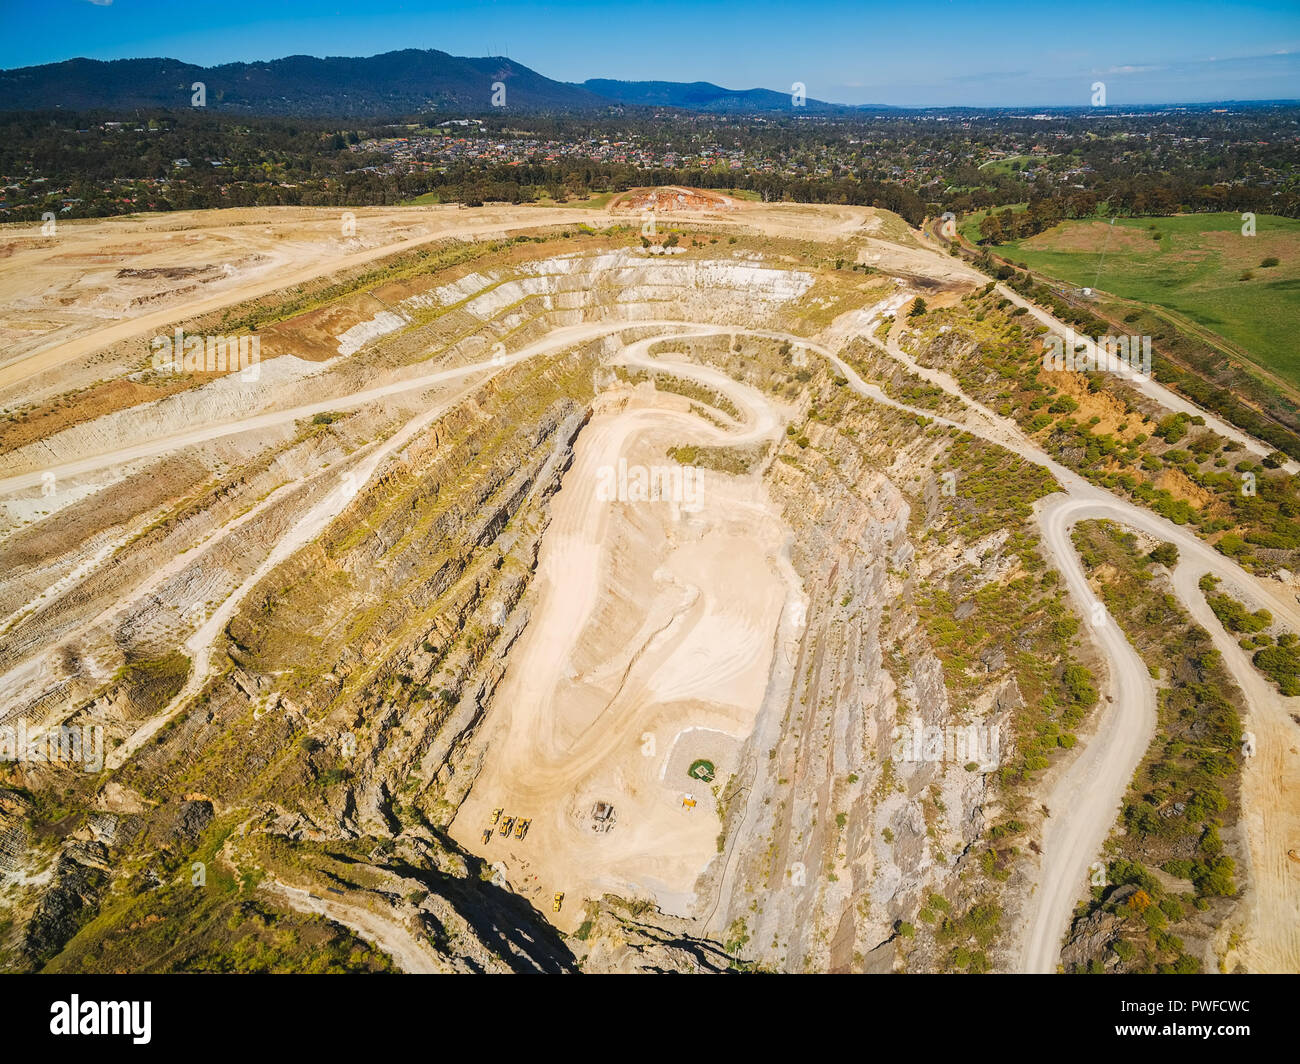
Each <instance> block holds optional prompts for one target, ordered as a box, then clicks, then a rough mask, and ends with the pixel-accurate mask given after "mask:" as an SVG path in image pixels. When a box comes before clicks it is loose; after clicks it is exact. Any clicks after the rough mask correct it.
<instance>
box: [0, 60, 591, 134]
mask: <svg viewBox="0 0 1300 1064" xmlns="http://www.w3.org/2000/svg"><path fill="white" fill-rule="evenodd" d="M196 81H200V82H202V83H203V84H204V86H205V88H206V91H207V104H206V106H207V107H208V108H209V109H211V110H215V111H240V112H244V113H248V114H261V115H267V114H271V115H275V114H283V115H297V116H303V117H315V116H322V117H323V116H335V115H337V116H340V117H345V116H346V117H377V116H390V115H403V114H413V113H415V112H419V111H452V110H454V111H489V110H491V106H492V93H493V89H492V86H493V83H495V82H501V83H502V84H504V85H505V87H506V104H507V106H509V107H515V108H520V109H523V110H529V111H577V110H580V111H591V110H597V109H601V108H606V107H609V106H611V103H610V101H609V100H606V99H604V98H602V97H600V96H597V95H595V94H594V93H592V92H590V91H588V90H587V89H584V88H581V87H580V86H576V85H569V84H566V83H565V82H562V81H552V80H551V79H550V78H547V77H543V76H542V75H541V74H538V73H537V72H536V71H535V70H530V69H529V68H528V67H526V66H522V65H521V64H519V63H515V62H513V61H511V60H509V59H504V58H501V57H485V58H481V59H468V58H463V57H461V56H454V55H448V54H447V53H446V52H438V51H433V50H419V49H414V48H408V49H406V50H404V51H400V52H386V53H384V54H383V55H375V56H370V57H369V58H364V59H350V58H344V57H338V56H332V57H329V58H326V59H316V58H313V57H312V56H308V55H291V56H289V57H287V58H285V59H272V60H270V61H268V62H265V63H223V64H222V65H221V66H214V67H201V66H195V65H193V64H192V63H182V62H180V61H179V60H176V59H117V60H113V61H110V62H102V61H100V60H96V59H69V60H68V61H66V62H63V63H47V64H45V65H44V66H33V67H22V68H19V69H17V70H7V71H0V110H22V111H31V110H45V109H48V108H64V109H67V110H87V109H90V108H109V109H122V108H132V107H172V108H176V107H189V106H190V100H191V86H192V85H193V84H194V82H196Z"/></svg>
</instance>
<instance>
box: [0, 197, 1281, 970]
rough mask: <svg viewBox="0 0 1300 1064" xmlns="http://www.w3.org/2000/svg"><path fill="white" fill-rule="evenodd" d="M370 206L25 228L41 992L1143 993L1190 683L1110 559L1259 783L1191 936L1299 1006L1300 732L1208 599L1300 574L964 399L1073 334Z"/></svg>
mask: <svg viewBox="0 0 1300 1064" xmlns="http://www.w3.org/2000/svg"><path fill="white" fill-rule="evenodd" d="M340 213H341V212H338V211H327V210H324V209H319V210H317V209H287V208H286V209H283V210H280V209H265V210H252V209H249V210H232V211H214V212H198V213H184V214H175V215H150V216H140V217H132V218H119V219H112V220H105V221H95V222H87V223H76V224H72V223H66V224H65V223H60V226H59V230H58V234H57V235H55V236H50V237H42V236H40V234H39V231H38V230H27V229H19V228H16V227H0V306H2V307H3V312H2V315H0V336H3V338H4V341H5V344H4V353H3V355H0V410H2V411H3V420H2V421H0V558H2V559H3V567H2V568H0V741H3V742H6V743H8V745H7V746H6V747H5V754H6V757H5V759H4V761H3V762H0V965H3V967H4V968H6V969H8V970H16V971H24V970H48V971H105V972H110V971H111V972H118V971H181V970H185V971H195V970H198V971H243V970H276V971H343V970H348V971H362V970H364V971H379V970H393V969H397V970H402V971H411V972H507V971H516V972H522V971H544V972H576V971H588V972H636V971H676V972H721V971H727V970H751V971H752V970H758V971H788V972H828V971H829V972H874V973H885V972H925V971H971V972H982V971H1038V972H1054V971H1058V970H1075V969H1077V968H1079V967H1081V966H1083V965H1085V964H1086V963H1087V962H1088V961H1090V960H1092V959H1094V958H1096V959H1097V960H1098V963H1102V964H1108V963H1111V962H1109V961H1107V960H1106V959H1105V958H1106V957H1108V956H1109V954H1107V953H1106V949H1107V948H1108V943H1110V944H1113V943H1114V942H1115V941H1118V940H1120V939H1121V938H1122V937H1123V934H1124V931H1123V928H1122V927H1120V926H1119V924H1118V922H1117V921H1113V922H1112V921H1110V920H1109V919H1102V917H1103V916H1106V917H1109V915H1110V914H1105V913H1102V914H1099V915H1097V916H1095V917H1089V918H1088V919H1087V920H1085V919H1083V917H1082V915H1081V914H1082V913H1083V909H1081V908H1080V906H1081V904H1083V903H1086V902H1087V901H1088V899H1089V898H1093V899H1095V900H1104V899H1105V898H1106V897H1107V892H1108V891H1111V890H1116V889H1126V888H1123V887H1117V886H1114V885H1112V884H1109V883H1108V882H1107V880H1106V878H1105V863H1106V861H1107V860H1108V858H1107V853H1108V850H1107V847H1108V846H1113V845H1115V840H1116V838H1117V837H1122V835H1123V833H1124V823H1123V821H1122V819H1121V806H1122V804H1123V803H1124V801H1125V794H1126V792H1127V790H1128V788H1129V786H1130V782H1131V781H1132V780H1133V777H1134V773H1135V771H1137V769H1138V766H1139V764H1140V763H1141V762H1142V760H1143V757H1144V755H1146V753H1147V751H1148V749H1149V748H1150V747H1151V745H1152V743H1153V740H1155V741H1157V742H1159V740H1160V736H1159V728H1158V721H1159V719H1160V718H1159V717H1158V706H1159V704H1160V702H1159V700H1160V697H1161V696H1160V691H1161V690H1162V689H1163V687H1164V686H1165V682H1164V681H1163V680H1161V679H1159V678H1156V677H1154V676H1153V673H1152V670H1151V669H1150V668H1149V667H1148V665H1147V664H1146V663H1144V662H1143V660H1142V659H1140V658H1139V656H1138V653H1137V651H1136V650H1135V649H1134V646H1133V645H1132V642H1131V640H1130V639H1129V638H1127V637H1126V633H1125V632H1124V631H1123V630H1122V628H1121V627H1120V626H1119V624H1118V623H1117V622H1116V620H1115V618H1114V616H1112V615H1111V614H1110V613H1108V612H1107V610H1106V609H1105V608H1101V607H1099V599H1098V590H1097V587H1098V585H1097V581H1096V574H1095V573H1094V572H1090V571H1089V570H1088V569H1087V568H1086V567H1085V565H1084V562H1083V560H1082V559H1081V556H1080V552H1079V551H1078V550H1077V549H1076V545H1075V543H1074V541H1073V540H1072V533H1073V532H1074V531H1075V530H1076V528H1077V527H1079V526H1080V525H1081V523H1086V522H1092V521H1109V522H1114V523H1115V524H1116V525H1119V526H1123V527H1124V528H1126V529H1130V530H1132V531H1133V532H1134V533H1135V534H1138V535H1141V536H1142V537H1145V538H1146V539H1147V540H1149V541H1150V542H1151V543H1152V544H1155V543H1159V542H1167V543H1173V544H1175V545H1176V546H1177V547H1178V548H1179V552H1180V561H1179V563H1178V565H1177V567H1176V568H1175V569H1174V570H1173V571H1172V572H1170V573H1169V574H1165V575H1161V576H1160V577H1159V578H1158V579H1159V580H1160V581H1165V583H1167V588H1168V595H1169V596H1172V599H1173V600H1176V601H1177V602H1178V603H1180V604H1181V607H1182V609H1184V610H1185V611H1187V612H1188V613H1189V614H1190V615H1191V616H1192V617H1193V618H1194V619H1195V621H1196V622H1197V623H1199V624H1201V625H1202V626H1203V627H1204V628H1205V629H1206V630H1207V631H1209V632H1210V633H1211V635H1212V636H1213V638H1214V641H1215V646H1216V648H1217V649H1218V651H1219V653H1220V655H1221V657H1222V661H1223V664H1224V666H1225V668H1226V669H1227V671H1228V673H1229V674H1230V676H1231V679H1232V682H1233V683H1235V685H1236V689H1237V694H1238V695H1239V696H1240V708H1241V713H1242V724H1243V726H1244V727H1245V728H1247V729H1249V731H1250V733H1251V735H1252V736H1253V739H1254V744H1255V750H1254V751H1253V752H1252V755H1251V756H1245V755H1239V754H1238V753H1237V751H1236V749H1235V747H1234V748H1233V749H1232V750H1230V751H1226V752H1225V755H1224V756H1225V757H1228V756H1229V755H1231V758H1232V759H1234V760H1233V762H1232V763H1233V766H1234V767H1233V771H1234V772H1235V773H1236V774H1237V775H1236V776H1235V777H1234V782H1233V784H1232V786H1233V789H1232V791H1231V796H1232V797H1231V810H1232V811H1236V812H1238V813H1239V815H1236V816H1235V817H1234V818H1232V819H1231V820H1226V819H1225V820H1224V824H1223V829H1222V845H1223V847H1224V852H1226V853H1228V854H1231V855H1232V856H1233V858H1234V860H1235V866H1236V879H1235V882H1234V887H1233V890H1232V891H1231V892H1230V893H1224V894H1223V895H1222V896H1217V897H1214V898H1210V899H1205V904H1204V905H1203V906H1201V905H1199V904H1198V905H1195V906H1193V905H1191V904H1190V903H1189V904H1188V905H1185V906H1183V907H1182V908H1180V910H1179V916H1178V917H1177V918H1176V919H1177V921H1178V923H1177V927H1178V933H1179V936H1180V942H1181V946H1180V949H1181V951H1182V952H1183V953H1185V954H1186V955H1187V956H1189V957H1192V958H1194V959H1195V960H1196V961H1197V962H1198V963H1200V964H1201V965H1202V967H1203V968H1204V970H1207V971H1212V970H1224V971H1232V970H1243V971H1296V970H1300V862H1297V861H1296V860H1295V859H1288V857H1287V850H1288V848H1294V847H1296V846H1300V807H1298V806H1297V799H1296V795H1298V794H1300V752H1298V751H1297V747H1298V745H1300V716H1298V715H1297V713H1300V710H1298V709H1297V703H1300V699H1296V698H1288V697H1285V696H1283V695H1281V694H1279V693H1278V692H1277V689H1276V688H1275V687H1273V686H1271V685H1270V684H1269V683H1268V682H1266V681H1265V680H1264V679H1263V678H1262V677H1261V676H1260V675H1259V674H1258V673H1257V672H1256V671H1255V670H1254V668H1253V666H1252V665H1251V663H1250V658H1249V656H1248V655H1247V654H1245V653H1244V652H1243V651H1242V650H1241V648H1240V647H1239V646H1238V645H1237V643H1236V642H1235V641H1234V639H1233V638H1231V637H1230V636H1229V635H1225V633H1224V632H1223V631H1222V630H1221V629H1220V628H1218V627H1217V625H1216V621H1215V619H1214V616H1213V615H1212V614H1210V613H1209V611H1208V608H1207V607H1206V605H1205V599H1204V597H1203V596H1202V594H1201V592H1200V591H1199V589H1198V581H1199V580H1200V579H1201V577H1203V576H1204V575H1205V574H1206V573H1212V574H1215V575H1217V576H1219V577H1220V578H1221V579H1222V580H1224V581H1225V582H1228V583H1230V584H1231V586H1232V587H1234V588H1236V589H1238V591H1239V593H1240V594H1241V595H1242V596H1243V597H1245V598H1246V599H1247V600H1248V601H1249V602H1251V603H1253V604H1255V605H1256V606H1266V607H1267V608H1268V609H1269V610H1270V611H1271V614H1272V616H1273V617H1274V618H1275V619H1276V620H1277V621H1278V622H1279V623H1282V624H1285V625H1287V626H1288V627H1289V628H1290V630H1291V631H1300V603H1298V601H1297V598H1296V594H1295V592H1296V590H1297V587H1296V584H1295V581H1294V578H1291V577H1290V574H1289V573H1288V574H1285V575H1283V576H1282V577H1280V578H1279V577H1277V576H1261V575H1258V574H1256V573H1252V572H1248V571H1246V570H1245V569H1243V568H1241V567H1240V566H1239V565H1237V564H1236V563H1235V562H1234V561H1233V560H1231V559H1230V558H1228V557H1226V556H1224V555H1223V554H1221V553H1219V552H1216V551H1215V550H1214V549H1213V547H1212V546H1210V545H1209V544H1207V543H1206V542H1205V541H1204V540H1203V539H1201V538H1199V537H1198V536H1197V534H1196V533H1195V531H1194V530H1191V529H1189V528H1188V527H1185V526H1183V525H1176V524H1174V523H1172V522H1171V521H1169V520H1167V519H1165V518H1164V517H1161V516H1159V515H1158V514H1157V513H1155V512H1153V511H1151V510H1149V509H1146V508H1145V507H1142V506H1140V505H1137V504H1136V503H1134V502H1133V501H1132V500H1130V499H1128V498H1126V497H1124V496H1121V495H1119V494H1116V493H1113V492H1112V491H1110V490H1107V488H1106V487H1104V486H1101V485H1100V484H1099V483H1098V482H1097V481H1096V479H1095V478H1092V477H1090V476H1087V475H1085V474H1086V472H1087V471H1086V470H1082V469H1079V468H1077V467H1072V466H1070V465H1069V464H1067V463H1064V462H1063V461H1061V460H1060V456H1059V455H1057V454H1054V453H1050V452H1049V450H1048V449H1047V448H1046V446H1045V445H1044V444H1043V442H1042V440H1041V439H1040V438H1037V437H1034V436H1033V435H1032V434H1031V433H1029V432H1027V431H1026V430H1025V428H1024V426H1022V425H1020V424H1018V423H1017V422H1016V421H1014V420H1012V419H1011V418H1010V417H1008V416H1006V415H1005V413H1003V412H1000V411H999V410H998V407H997V402H996V401H991V400H990V397H989V396H982V395H976V394H972V392H970V391H969V390H967V389H966V388H965V387H964V386H963V383H961V381H965V380H966V379H967V378H966V376H964V374H968V373H969V372H970V369H969V367H970V365H971V364H972V362H977V361H978V360H979V359H980V358H981V354H980V351H981V348H980V343H981V342H984V341H981V339H980V337H981V336H982V335H983V334H982V333H981V332H980V330H981V329H984V330H986V331H987V329H989V328H990V327H991V326H992V324H995V323H996V324H997V327H998V328H999V329H1002V330H1003V331H1002V332H1000V333H998V337H999V341H998V342H999V343H1003V342H1005V343H1007V344H1014V345H1017V346H1016V350H1017V351H1018V352H1020V353H1021V354H1022V355H1023V359H1024V360H1025V363H1026V364H1029V363H1035V362H1039V363H1041V361H1042V342H1041V340H1042V336H1043V335H1044V334H1045V333H1046V332H1047V331H1048V330H1062V331H1063V330H1064V326H1063V325H1061V323H1059V322H1056V321H1054V320H1053V319H1051V317H1050V316H1049V315H1047V314H1046V313H1045V312H1043V311H1041V310H1039V309H1038V308H1032V312H1031V313H1029V314H1025V313H1023V312H1022V313H1020V314H1019V315H1017V314H1016V310H1017V308H1020V307H1023V306H1024V301H1023V300H1021V299H1020V297H1019V296H1016V295H1015V294H1014V293H1012V292H1010V291H1008V290H1005V289H1002V288H1000V287H997V286H994V285H993V284H992V283H991V282H990V281H989V280H988V278H986V277H984V276H983V275H981V274H979V273H977V272H976V271H975V270H973V269H972V268H971V267H970V266H968V265H966V264H965V263H964V262H963V261H962V260H960V259H958V258H956V257H953V256H950V255H948V254H945V253H944V252H943V251H942V249H940V248H937V247H935V246H932V245H931V244H930V242H929V241H928V240H927V239H926V238H925V237H924V236H923V235H922V234H921V233H919V232H917V231H914V230H911V229H909V227H908V226H907V225H906V224H905V223H903V222H902V221H901V219H899V218H897V217H896V216H894V215H892V214H889V213H888V212H885V211H879V210H874V209H871V208H865V207H825V208H819V207H808V206H799V205H795V204H771V205H765V204H759V203H751V202H743V201H739V200H732V199H730V198H728V197H726V196H722V195H721V194H716V193H702V192H700V191H699V190H682V189H660V190H640V191H638V192H633V193H625V194H624V195H622V196H620V197H618V198H616V199H615V200H614V201H613V202H612V203H611V205H610V206H609V208H607V209H601V210H594V209H586V208H567V207H563V208H540V207H508V206H487V207H484V208H479V209H459V210H458V209H456V208H385V209H380V208H372V209H358V210H357V211H356V212H354V213H353V214H351V215H350V216H349V217H348V218H346V219H340ZM647 216H649V218H650V219H651V220H652V224H649V225H648V224H647V221H646V218H647ZM918 297H920V298H921V299H922V300H923V301H924V303H923V304H922V305H921V307H920V310H919V311H918V310H917V309H916V308H917V302H916V300H917V298H918ZM936 315H940V316H943V317H942V320H943V321H944V322H945V324H944V325H943V326H942V327H939V328H937V329H935V330H931V331H927V330H926V329H924V328H923V323H924V322H925V321H928V320H940V319H938V318H935V316H936ZM1025 326H1030V327H1028V328H1026V327H1025ZM178 330H179V331H178ZM185 337H189V338H191V339H196V340H197V341H198V342H199V346H198V347H197V348H192V347H189V346H187V345H185V343H184V338H185ZM212 337H221V338H223V342H224V340H225V339H229V338H235V339H236V340H237V339H238V338H239V337H245V338H255V339H256V341H257V342H256V345H255V347H254V349H255V351H256V358H255V360H253V361H251V362H250V361H249V360H247V359H245V360H244V361H243V362H241V363H239V364H238V365H235V364H234V363H232V362H231V361H230V360H226V361H221V360H220V359H218V360H214V359H213V358H211V357H210V355H211V353H212V350H213V346H212V344H211V343H210V342H209V338H212ZM164 341H165V342H166V343H164ZM164 347H166V349H167V350H171V349H172V348H175V349H176V350H177V351H178V352H186V353H188V354H191V355H194V357H192V358H189V359H188V360H187V359H186V357H184V356H181V357H178V359H177V360H176V361H174V362H168V361H167V360H166V359H160V357H159V353H160V351H161V350H163V349H164ZM230 349H231V350H236V349H237V344H236V346H235V347H232V348H230ZM248 349H249V348H248V345H247V344H246V345H245V350H248ZM196 351H197V352H198V353H197V354H194V353H195V352H196ZM1062 376H1065V375H1062ZM1121 386H1122V387H1125V388H1130V389H1131V391H1130V392H1126V393H1125V394H1127V395H1131V402H1132V404H1133V409H1134V410H1135V411H1138V413H1135V414H1134V415H1133V416H1134V417H1135V418H1137V417H1139V416H1140V417H1144V418H1151V419H1155V418H1158V417H1159V416H1161V413H1162V411H1163V412H1167V411H1169V410H1175V409H1185V408H1186V407H1187V405H1188V404H1187V403H1186V400H1185V399H1182V398H1181V397H1177V396H1173V395H1171V394H1170V393H1168V392H1167V391H1165V390H1164V389H1163V388H1161V387H1160V386H1159V385H1156V384H1154V383H1153V382H1151V381H1138V382H1132V383H1130V384H1122V385H1121ZM1061 387H1065V385H1064V384H1062V385H1061ZM1207 423H1208V424H1209V427H1210V429H1214V428H1215V427H1216V425H1217V423H1214V422H1213V419H1210V421H1209V422H1207ZM1218 427H1219V428H1223V429H1224V432H1225V433H1228V432H1229V430H1228V429H1227V428H1226V427H1224V426H1221V425H1218ZM1237 436H1240V434H1239V433H1238V434H1237ZM1241 445H1242V446H1243V447H1244V448H1246V449H1247V450H1248V451H1250V452H1253V453H1256V454H1264V453H1266V451H1267V448H1264V447H1263V445H1262V444H1259V443H1257V442H1256V441H1253V440H1249V439H1246V438H1244V437H1241ZM1288 578H1289V579H1290V581H1291V582H1290V583H1288V582H1287V581H1288ZM1161 586H1162V587H1163V586H1165V585H1164V584H1162V585H1161ZM1081 678H1086V679H1081ZM5 729H7V730H5ZM32 734H53V735H57V736H72V735H75V736H76V737H77V740H78V743H79V746H78V747H77V748H76V749H69V745H70V744H69V743H67V742H65V743H64V749H63V750H62V753H63V755H64V756H59V757H53V758H51V757H45V758H41V757H36V756H32V752H31V750H30V749H29V748H28V747H21V748H20V744H19V742H18V740H19V737H20V736H23V735H27V736H30V735H32ZM5 736H9V737H11V738H4V737H5ZM1058 740H1059V741H1058ZM29 745H30V744H29ZM96 751H98V752H97V753H96ZM1099 862H1100V863H1101V868H1102V873H1101V878H1100V879H1099V878H1098V872H1097V868H1098V864H1099ZM1161 875H1162V876H1165V873H1161ZM1167 878H1168V880H1169V882H1168V883H1166V886H1168V887H1169V889H1170V890H1176V889H1178V884H1177V883H1175V882H1174V880H1175V878H1176V877H1172V876H1170V877H1167ZM1162 882H1164V880H1162ZM1188 889H1190V888H1188ZM1084 908H1086V904H1085V905H1084ZM1184 909H1185V910H1186V911H1185V912H1184V911H1183V910H1184ZM1170 919H1175V918H1174V917H1170ZM1120 952H1121V953H1122V952H1123V951H1122V950H1121V951H1120Z"/></svg>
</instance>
